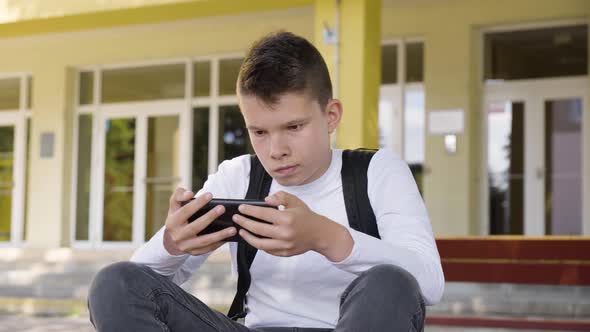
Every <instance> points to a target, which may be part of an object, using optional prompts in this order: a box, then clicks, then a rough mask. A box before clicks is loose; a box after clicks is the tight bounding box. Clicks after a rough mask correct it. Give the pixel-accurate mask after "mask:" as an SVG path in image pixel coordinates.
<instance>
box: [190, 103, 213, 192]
mask: <svg viewBox="0 0 590 332" xmlns="http://www.w3.org/2000/svg"><path fill="white" fill-rule="evenodd" d="M192 147H193V163H192V165H193V177H192V190H193V191H194V192H197V191H199V189H201V188H202V187H203V184H205V181H206V180H207V175H208V173H209V170H208V164H209V108H207V107H199V108H195V109H194V110H193V144H192Z"/></svg>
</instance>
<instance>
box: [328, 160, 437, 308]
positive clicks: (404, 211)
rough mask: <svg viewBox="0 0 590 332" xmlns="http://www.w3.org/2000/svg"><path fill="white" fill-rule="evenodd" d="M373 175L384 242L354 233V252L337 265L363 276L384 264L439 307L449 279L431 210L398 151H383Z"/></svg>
mask: <svg viewBox="0 0 590 332" xmlns="http://www.w3.org/2000/svg"><path fill="white" fill-rule="evenodd" d="M367 175H368V193H369V200H370V202H371V206H372V208H373V211H374V213H375V217H376V219H377V226H378V229H379V235H380V236H381V239H377V238H374V237H372V236H370V235H367V234H364V233H362V232H358V231H356V230H353V229H349V231H350V234H351V236H352V238H353V240H354V245H353V249H352V252H351V253H350V255H349V256H348V257H347V258H345V259H344V260H343V261H340V262H336V263H334V265H335V266H336V267H338V268H340V269H342V270H344V271H347V272H350V273H354V274H357V275H358V274H360V273H362V272H364V271H366V270H368V269H370V268H371V267H373V266H375V265H379V264H393V265H396V266H399V267H401V268H403V269H405V270H406V271H408V272H409V273H410V274H411V275H413V276H414V278H416V280H417V281H418V284H419V285H420V290H421V292H422V296H423V297H424V299H425V302H426V303H427V304H430V305H432V304H436V303H438V302H439V301H440V299H441V297H442V294H443V291H444V283H445V280H444V275H443V271H442V266H441V263H440V256H439V253H438V250H437V248H436V242H435V241H434V236H433V233H432V226H431V225H430V221H429V218H428V214H427V212H426V207H425V206H424V202H423V200H422V197H421V196H420V193H419V191H418V188H417V186H416V182H415V181H414V178H413V176H412V173H411V172H410V169H409V168H408V166H407V164H406V163H405V162H404V161H403V160H401V159H400V158H399V157H398V156H397V155H395V154H394V153H393V152H392V151H389V150H380V151H379V152H377V153H376V154H375V155H374V156H373V158H372V160H371V163H370V165H369V169H368V173H367Z"/></svg>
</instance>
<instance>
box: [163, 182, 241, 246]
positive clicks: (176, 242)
mask: <svg viewBox="0 0 590 332" xmlns="http://www.w3.org/2000/svg"><path fill="white" fill-rule="evenodd" d="M193 196H194V193H193V192H191V191H187V190H185V189H184V188H180V187H179V188H176V191H175V192H174V193H173V194H172V196H170V208H169V210H168V218H166V226H165V229H164V248H166V250H167V251H168V252H169V253H170V254H171V255H180V254H184V253H188V254H191V255H201V254H205V253H208V252H210V251H213V250H215V249H217V248H219V247H221V246H222V245H223V244H224V243H225V242H223V240H224V239H226V238H228V237H231V236H233V235H235V234H236V228H235V227H228V228H226V229H224V230H221V231H218V232H215V233H211V234H206V235H203V236H199V235H197V234H198V233H199V232H201V231H202V230H203V229H205V227H207V226H209V224H210V223H212V222H213V221H214V220H215V219H217V217H219V216H220V215H221V214H223V212H224V211H225V208H224V207H223V205H219V206H217V207H215V208H214V209H211V211H209V212H207V213H206V214H204V215H203V216H201V217H200V218H198V219H197V220H195V221H193V222H192V223H188V222H187V220H188V218H190V216H192V215H193V214H194V213H195V212H197V211H199V209H201V208H202V207H203V206H205V204H207V203H208V202H209V201H210V200H211V198H212V197H213V196H212V195H211V193H204V194H203V195H199V196H198V197H196V198H195V199H194V200H193V201H192V202H190V203H188V204H186V205H185V206H182V205H181V203H182V202H185V201H188V200H189V199H191V198H192V197H193Z"/></svg>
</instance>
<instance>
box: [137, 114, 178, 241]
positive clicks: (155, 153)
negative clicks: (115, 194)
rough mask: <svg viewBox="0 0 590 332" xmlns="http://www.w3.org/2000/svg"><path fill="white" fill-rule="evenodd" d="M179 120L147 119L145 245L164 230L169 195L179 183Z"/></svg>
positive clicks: (165, 117) (167, 118) (158, 117)
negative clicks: (161, 229) (160, 230)
mask: <svg viewBox="0 0 590 332" xmlns="http://www.w3.org/2000/svg"><path fill="white" fill-rule="evenodd" d="M178 120H179V119H178V116H153V117H149V118H148V126H147V127H148V128H147V155H146V156H145V158H146V160H147V164H146V176H145V178H144V182H145V185H146V197H145V202H146V203H145V235H144V239H145V241H148V240H149V239H150V238H151V237H152V236H153V235H154V234H156V232H157V231H158V230H159V229H160V228H162V226H164V222H165V221H166V217H167V216H168V206H169V200H170V195H172V193H173V192H174V190H175V189H176V187H177V186H178V185H179V184H180V182H181V176H180V166H179V163H180V162H181V158H180V156H179V147H180V140H179V136H180V134H179V121H178Z"/></svg>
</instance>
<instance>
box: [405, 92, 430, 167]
mask: <svg viewBox="0 0 590 332" xmlns="http://www.w3.org/2000/svg"><path fill="white" fill-rule="evenodd" d="M405 103H406V105H405V110H404V112H405V113H404V159H405V160H406V162H408V163H409V164H422V163H424V122H425V115H424V91H423V90H422V89H419V90H418V89H416V90H409V89H408V90H406V98H405Z"/></svg>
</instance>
